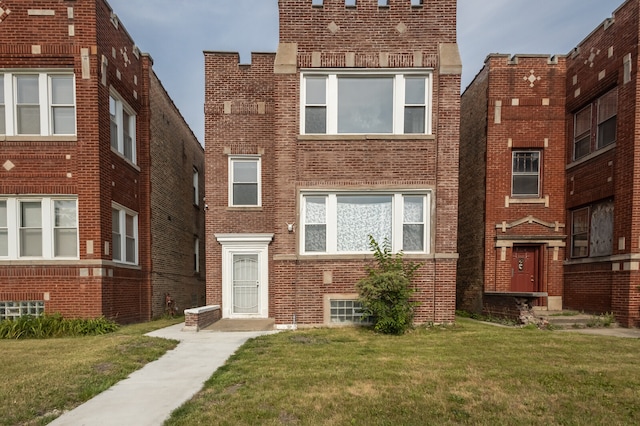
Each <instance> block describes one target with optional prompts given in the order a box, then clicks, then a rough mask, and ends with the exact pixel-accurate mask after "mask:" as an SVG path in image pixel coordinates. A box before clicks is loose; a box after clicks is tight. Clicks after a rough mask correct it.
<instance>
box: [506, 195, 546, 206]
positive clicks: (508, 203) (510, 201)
mask: <svg viewBox="0 0 640 426" xmlns="http://www.w3.org/2000/svg"><path fill="white" fill-rule="evenodd" d="M512 204H544V206H545V207H549V196H548V195H545V196H544V198H513V197H509V196H508V195H507V196H505V197H504V206H505V207H511V205H512Z"/></svg>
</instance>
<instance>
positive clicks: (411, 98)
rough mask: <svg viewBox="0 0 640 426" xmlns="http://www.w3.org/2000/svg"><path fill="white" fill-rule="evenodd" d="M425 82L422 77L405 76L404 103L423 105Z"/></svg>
mask: <svg viewBox="0 0 640 426" xmlns="http://www.w3.org/2000/svg"><path fill="white" fill-rule="evenodd" d="M425 84H426V83H425V79H424V77H419V78H411V77H409V78H406V79H405V80H404V86H405V101H404V102H405V104H411V105H424V104H425V102H424V98H425Z"/></svg>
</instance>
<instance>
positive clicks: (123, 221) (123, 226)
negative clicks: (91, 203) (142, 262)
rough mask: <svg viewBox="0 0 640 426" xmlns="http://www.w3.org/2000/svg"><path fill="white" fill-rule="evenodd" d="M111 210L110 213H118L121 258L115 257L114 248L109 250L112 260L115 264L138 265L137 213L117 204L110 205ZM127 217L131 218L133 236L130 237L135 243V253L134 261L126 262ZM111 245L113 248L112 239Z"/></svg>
mask: <svg viewBox="0 0 640 426" xmlns="http://www.w3.org/2000/svg"><path fill="white" fill-rule="evenodd" d="M111 209H112V212H116V211H117V212H118V218H119V229H118V230H119V235H120V256H121V258H116V257H115V252H116V250H115V247H114V248H113V249H112V250H111V253H112V259H113V261H114V262H116V263H123V264H127V265H138V262H139V259H138V253H139V251H140V249H139V244H140V240H139V238H138V213H137V212H135V211H133V210H131V209H128V208H126V207H124V206H122V205H120V204H117V203H111ZM127 216H130V217H132V218H133V235H132V236H130V237H131V238H133V239H134V241H135V244H134V251H135V253H133V255H134V256H133V257H134V261H127V254H128V253H127V237H129V236H128V235H127ZM112 234H113V227H112ZM111 245H112V246H114V241H113V238H112V240H111Z"/></svg>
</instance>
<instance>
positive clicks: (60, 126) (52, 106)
mask: <svg viewBox="0 0 640 426" xmlns="http://www.w3.org/2000/svg"><path fill="white" fill-rule="evenodd" d="M0 134H4V135H7V136H58V135H75V134H76V102H75V76H74V74H72V73H70V72H59V73H58V72H50V73H45V72H37V71H33V70H25V71H19V72H7V73H4V74H0Z"/></svg>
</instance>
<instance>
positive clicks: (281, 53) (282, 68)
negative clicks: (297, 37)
mask: <svg viewBox="0 0 640 426" xmlns="http://www.w3.org/2000/svg"><path fill="white" fill-rule="evenodd" d="M297 66H298V43H280V44H279V45H278V51H277V52H276V60H275V64H274V65H273V72H274V74H295V73H296V72H297V68H298V67H297Z"/></svg>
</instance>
